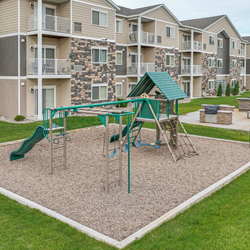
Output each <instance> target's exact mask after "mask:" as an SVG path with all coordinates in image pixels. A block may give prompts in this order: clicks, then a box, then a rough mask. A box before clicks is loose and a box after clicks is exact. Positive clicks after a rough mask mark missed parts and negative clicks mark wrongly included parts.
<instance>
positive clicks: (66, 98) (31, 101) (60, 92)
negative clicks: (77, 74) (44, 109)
mask: <svg viewBox="0 0 250 250" xmlns="http://www.w3.org/2000/svg"><path fill="white" fill-rule="evenodd" d="M48 85H55V86H56V107H61V106H70V103H71V83H70V79H43V86H48ZM35 86H37V79H27V86H26V96H27V113H26V114H27V116H34V114H35V94H34V93H31V92H30V88H31V87H32V88H34V87H35Z"/></svg>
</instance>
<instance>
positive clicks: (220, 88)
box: [217, 83, 222, 96]
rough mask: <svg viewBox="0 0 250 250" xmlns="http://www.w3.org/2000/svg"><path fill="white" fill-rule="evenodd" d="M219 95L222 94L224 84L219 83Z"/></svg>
mask: <svg viewBox="0 0 250 250" xmlns="http://www.w3.org/2000/svg"><path fill="white" fill-rule="evenodd" d="M217 96H222V84H221V83H220V84H219V87H218V90H217Z"/></svg>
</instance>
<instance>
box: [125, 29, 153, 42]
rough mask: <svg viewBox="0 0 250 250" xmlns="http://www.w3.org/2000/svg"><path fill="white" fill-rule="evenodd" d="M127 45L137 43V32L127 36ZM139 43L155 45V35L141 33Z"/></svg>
mask: <svg viewBox="0 0 250 250" xmlns="http://www.w3.org/2000/svg"><path fill="white" fill-rule="evenodd" d="M129 43H138V31H136V32H133V33H130V34H129ZM141 43H145V44H155V34H154V33H149V32H144V31H142V32H141Z"/></svg>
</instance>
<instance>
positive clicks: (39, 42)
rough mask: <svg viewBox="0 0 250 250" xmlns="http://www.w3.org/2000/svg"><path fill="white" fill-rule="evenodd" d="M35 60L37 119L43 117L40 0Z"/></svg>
mask: <svg viewBox="0 0 250 250" xmlns="http://www.w3.org/2000/svg"><path fill="white" fill-rule="evenodd" d="M37 27H38V29H37V60H38V78H37V85H38V86H37V91H38V119H39V120H42V119H43V107H42V105H43V101H42V100H43V80H42V44H43V42H42V0H38V1H37Z"/></svg>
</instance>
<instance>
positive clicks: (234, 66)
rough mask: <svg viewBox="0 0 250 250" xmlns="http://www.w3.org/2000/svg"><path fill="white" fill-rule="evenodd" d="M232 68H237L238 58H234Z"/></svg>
mask: <svg viewBox="0 0 250 250" xmlns="http://www.w3.org/2000/svg"><path fill="white" fill-rule="evenodd" d="M232 68H234V69H235V68H237V60H235V59H234V60H232Z"/></svg>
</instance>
